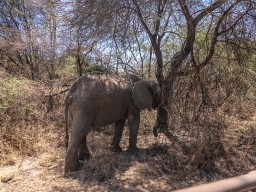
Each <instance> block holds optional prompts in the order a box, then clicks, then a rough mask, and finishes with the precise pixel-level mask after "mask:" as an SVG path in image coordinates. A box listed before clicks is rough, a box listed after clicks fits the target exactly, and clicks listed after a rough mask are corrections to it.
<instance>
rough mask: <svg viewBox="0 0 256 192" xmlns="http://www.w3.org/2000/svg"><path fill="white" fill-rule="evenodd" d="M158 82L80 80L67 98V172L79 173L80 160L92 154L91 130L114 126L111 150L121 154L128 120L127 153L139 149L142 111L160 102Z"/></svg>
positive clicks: (132, 77)
mask: <svg viewBox="0 0 256 192" xmlns="http://www.w3.org/2000/svg"><path fill="white" fill-rule="evenodd" d="M160 96H161V94H160V88H159V85H158V83H157V82H155V81H152V80H143V79H141V78H140V77H138V76H136V75H133V74H130V75H127V76H125V77H119V76H116V75H104V74H87V75H84V76H82V77H80V78H79V79H77V80H76V81H75V82H74V83H73V85H72V86H71V88H70V90H69V93H68V94H67V97H66V99H65V121H66V147H67V148H68V130H67V120H68V111H69V113H70V116H71V119H72V132H71V145H70V147H69V148H68V151H67V155H66V158H65V172H68V171H77V170H79V168H80V164H79V160H84V159H88V158H89V157H90V153H89V150H88V147H87V144H86V135H87V134H88V133H89V131H90V130H91V129H94V128H96V127H103V126H106V125H109V124H112V123H115V128H114V136H113V141H112V145H111V148H112V150H113V151H122V149H121V147H120V145H119V143H120V140H121V137H122V133H123V129H124V124H125V121H126V119H128V124H129V146H128V149H127V151H128V152H131V153H133V152H135V151H136V150H137V146H136V143H137V134H138V129H139V124H140V111H141V110H144V109H149V110H150V109H151V108H153V109H156V108H157V107H158V106H159V104H160V103H161V99H160Z"/></svg>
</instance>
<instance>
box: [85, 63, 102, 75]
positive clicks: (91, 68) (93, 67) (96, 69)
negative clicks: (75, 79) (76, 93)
mask: <svg viewBox="0 0 256 192" xmlns="http://www.w3.org/2000/svg"><path fill="white" fill-rule="evenodd" d="M106 71H107V69H106V68H105V67H103V66H101V65H89V67H87V68H85V69H84V70H83V72H82V73H83V74H88V73H94V72H99V73H104V72H106Z"/></svg>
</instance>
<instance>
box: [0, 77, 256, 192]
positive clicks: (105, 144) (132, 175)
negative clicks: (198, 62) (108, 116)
mask: <svg viewBox="0 0 256 192" xmlns="http://www.w3.org/2000/svg"><path fill="white" fill-rule="evenodd" d="M0 78H2V79H1V81H0V82H1V86H0V89H1V90H0V92H1V95H0V100H1V106H3V105H2V104H3V103H4V107H2V108H1V111H0V121H1V124H0V128H1V133H0V137H1V139H0V189H1V190H2V191H20V190H23V191H141V192H142V191H170V190H173V189H177V188H182V187H189V186H192V185H197V184H200V183H206V182H210V181H214V180H219V179H222V178H227V177H231V176H235V175H239V174H243V173H246V172H248V171H251V170H253V169H255V167H256V153H255V151H256V134H255V133H256V113H255V109H256V106H255V98H250V99H244V100H243V101H241V102H242V104H241V106H242V107H241V108H239V106H238V105H237V104H236V103H233V102H237V101H236V100H235V99H234V100H232V99H231V100H230V101H229V102H227V104H226V105H225V106H223V108H222V109H221V112H222V113H223V115H224V117H225V119H224V120H225V122H226V126H227V128H226V130H225V132H224V136H223V140H222V143H223V144H224V150H225V153H226V155H216V156H215V158H214V159H213V160H212V161H206V163H205V164H202V165H201V166H198V165H195V164H194V163H196V162H198V160H197V159H196V158H198V157H200V158H201V159H204V158H205V157H209V158H210V157H211V155H212V154H211V151H209V150H208V149H209V148H204V146H206V145H208V144H207V143H201V141H204V140H200V143H198V142H197V140H196V139H195V135H193V134H191V132H190V131H187V129H182V128H180V127H174V128H175V129H174V130H172V133H173V134H174V136H176V137H177V142H171V141H169V140H168V138H167V137H165V136H164V135H163V134H159V136H158V138H155V137H154V136H153V134H152V128H153V125H154V123H155V116H156V114H155V113H156V112H155V111H152V112H148V111H144V112H143V113H142V119H141V128H140V130H139V138H138V146H139V147H140V148H141V150H140V152H139V153H138V154H134V155H131V154H128V153H126V152H121V153H112V152H110V150H109V144H110V141H111V138H112V131H113V130H112V127H111V126H109V127H108V128H105V129H104V128H102V129H101V131H95V132H91V133H90V134H89V136H88V145H89V148H90V151H91V153H92V155H93V157H92V158H91V159H90V160H88V161H85V162H83V163H84V166H83V168H82V170H81V171H79V172H76V173H72V174H70V175H69V176H68V177H66V178H65V177H63V168H64V158H65V148H64V142H63V141H64V126H63V125H64V124H63V119H64V118H63V106H62V103H63V97H64V95H60V96H57V97H55V99H54V104H55V105H54V108H53V110H52V111H50V112H48V113H47V98H45V97H44V94H46V93H48V91H50V90H51V89H52V88H54V87H58V85H59V84H60V82H61V81H63V79H59V80H57V82H49V83H40V82H30V81H27V80H25V79H19V78H13V77H11V76H9V75H7V74H5V73H3V72H1V74H0ZM56 85H57V86H56ZM10 87H12V88H10ZM56 90H57V91H58V89H57V88H56ZM2 93H4V94H2ZM6 98H8V101H7V100H4V99H6ZM253 103H254V104H253ZM17 106H18V107H17ZM26 111H28V112H27V113H26ZM240 117H242V118H240ZM206 141H207V140H206ZM121 146H122V148H123V149H124V150H125V149H126V148H127V146H128V128H125V131H124V137H123V139H122V141H121ZM205 154H210V155H208V156H207V155H206V156H205ZM202 155H204V156H203V157H201V156H202ZM200 161H201V160H200ZM209 162H211V163H209Z"/></svg>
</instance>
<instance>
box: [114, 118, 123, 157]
mask: <svg viewBox="0 0 256 192" xmlns="http://www.w3.org/2000/svg"><path fill="white" fill-rule="evenodd" d="M124 124H125V119H124V120H119V121H117V122H116V123H115V129H114V136H113V141H112V144H111V150H112V151H114V152H121V151H122V148H121V147H120V141H121V138H122V134H123V130H124Z"/></svg>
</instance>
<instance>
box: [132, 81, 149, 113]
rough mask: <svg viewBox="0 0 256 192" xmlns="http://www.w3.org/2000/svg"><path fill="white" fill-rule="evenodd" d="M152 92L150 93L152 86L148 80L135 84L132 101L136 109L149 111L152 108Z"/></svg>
mask: <svg viewBox="0 0 256 192" xmlns="http://www.w3.org/2000/svg"><path fill="white" fill-rule="evenodd" d="M152 97H153V96H152V92H151V91H150V85H149V82H148V81H147V80H141V81H138V82H136V83H135V84H134V87H133V90H132V99H133V102H134V104H135V106H136V107H138V108H139V109H140V110H144V109H148V110H150V109H151V107H152V100H153V98H152Z"/></svg>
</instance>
